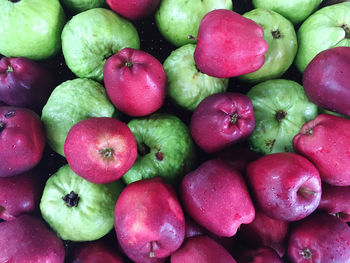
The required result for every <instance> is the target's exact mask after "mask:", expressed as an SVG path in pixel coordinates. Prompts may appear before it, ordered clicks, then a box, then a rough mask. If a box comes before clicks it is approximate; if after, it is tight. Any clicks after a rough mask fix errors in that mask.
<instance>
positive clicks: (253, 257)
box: [238, 247, 283, 263]
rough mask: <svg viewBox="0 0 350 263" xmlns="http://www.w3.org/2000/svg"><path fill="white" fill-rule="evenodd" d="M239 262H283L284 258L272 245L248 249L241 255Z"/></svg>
mask: <svg viewBox="0 0 350 263" xmlns="http://www.w3.org/2000/svg"><path fill="white" fill-rule="evenodd" d="M238 262H239V263H283V261H282V258H281V257H280V256H279V255H278V254H277V252H276V251H275V250H273V249H272V248H270V247H260V248H258V249H255V250H246V251H244V252H243V253H242V255H241V256H240V258H239V260H238Z"/></svg>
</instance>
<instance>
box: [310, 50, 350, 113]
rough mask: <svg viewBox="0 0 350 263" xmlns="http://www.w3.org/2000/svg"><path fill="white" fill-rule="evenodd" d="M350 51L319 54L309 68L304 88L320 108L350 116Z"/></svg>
mask: <svg viewBox="0 0 350 263" xmlns="http://www.w3.org/2000/svg"><path fill="white" fill-rule="evenodd" d="M349 75H350V47H334V48H330V49H327V50H324V51H322V52H321V53H319V54H318V55H317V56H316V57H315V58H314V59H313V60H312V61H311V62H310V64H309V65H308V66H307V67H306V69H305V72H304V74H303V86H304V90H305V93H306V96H307V97H308V98H309V100H310V101H311V102H313V103H315V104H316V105H318V106H320V107H322V108H325V109H328V110H331V111H336V112H339V113H341V114H345V115H348V116H350V82H349Z"/></svg>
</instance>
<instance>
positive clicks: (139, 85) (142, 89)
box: [103, 1, 167, 116]
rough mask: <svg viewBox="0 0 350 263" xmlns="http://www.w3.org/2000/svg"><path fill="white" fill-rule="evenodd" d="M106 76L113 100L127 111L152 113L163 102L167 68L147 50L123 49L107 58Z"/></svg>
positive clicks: (131, 113) (105, 79)
mask: <svg viewBox="0 0 350 263" xmlns="http://www.w3.org/2000/svg"><path fill="white" fill-rule="evenodd" d="M119 2H120V3H122V2H124V1H119ZM103 78H104V84H105V87H106V90H107V94H108V96H109V98H110V99H111V101H112V103H113V104H114V105H115V106H116V107H117V108H118V109H119V110H120V111H122V112H124V113H125V114H127V115H130V116H145V115H149V114H151V113H153V112H155V111H156V110H158V109H159V108H160V107H161V106H162V105H163V102H164V99H165V94H166V85H167V77H166V73H165V70H164V68H163V65H162V64H161V63H160V62H159V61H158V60H157V59H156V58H154V57H153V56H151V55H150V54H148V53H146V52H144V51H141V50H136V49H132V48H124V49H122V50H121V51H120V52H118V53H117V54H115V55H113V56H112V57H110V58H109V59H108V60H107V61H106V64H105V67H104V72H103Z"/></svg>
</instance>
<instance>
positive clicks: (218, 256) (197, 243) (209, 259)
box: [170, 235, 236, 263]
mask: <svg viewBox="0 0 350 263" xmlns="http://www.w3.org/2000/svg"><path fill="white" fill-rule="evenodd" d="M170 262H171V263H199V262H201V263H204V262H205V263H236V261H235V260H234V258H233V257H232V256H231V255H230V253H229V252H228V251H227V250H226V249H225V248H223V247H222V246H221V245H219V244H218V243H216V242H215V241H214V240H213V239H211V238H209V237H207V236H204V235H202V236H196V237H191V238H188V239H186V241H185V242H184V244H183V245H182V247H181V248H180V249H179V250H177V251H176V252H175V253H173V254H172V255H171V258H170Z"/></svg>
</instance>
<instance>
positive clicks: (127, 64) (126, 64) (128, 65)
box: [124, 61, 134, 69]
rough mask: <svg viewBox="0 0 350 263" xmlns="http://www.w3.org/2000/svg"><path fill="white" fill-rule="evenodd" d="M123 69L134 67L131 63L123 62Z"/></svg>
mask: <svg viewBox="0 0 350 263" xmlns="http://www.w3.org/2000/svg"><path fill="white" fill-rule="evenodd" d="M124 65H125V67H128V68H130V69H131V68H132V66H133V65H134V64H133V63H132V62H131V61H127V62H125V64H124Z"/></svg>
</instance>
